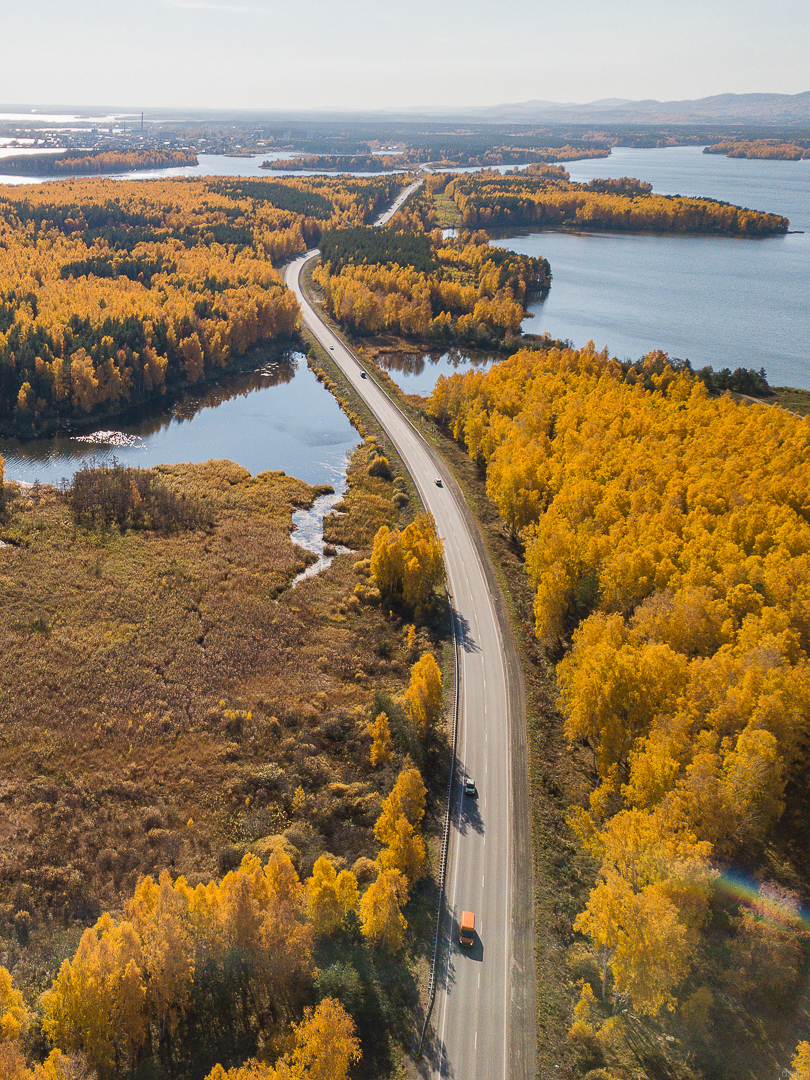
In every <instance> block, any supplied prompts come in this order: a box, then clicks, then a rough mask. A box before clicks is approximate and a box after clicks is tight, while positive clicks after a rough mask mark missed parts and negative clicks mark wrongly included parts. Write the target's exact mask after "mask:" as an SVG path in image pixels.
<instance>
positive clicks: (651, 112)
mask: <svg viewBox="0 0 810 1080" xmlns="http://www.w3.org/2000/svg"><path fill="white" fill-rule="evenodd" d="M414 112H416V110H414ZM427 113H430V114H432V115H435V116H439V115H444V116H446V115H448V110H446V109H436V110H424V111H423V115H425V114H427ZM452 115H454V116H456V117H458V118H461V117H462V116H463V117H466V118H469V119H471V120H472V119H477V120H490V121H501V122H504V121H505V122H513V123H514V122H521V123H546V124H549V123H551V124H554V123H569V124H746V123H747V124H752V123H755V124H765V125H767V124H774V125H776V124H778V125H780V126H782V127H784V126H794V125H796V126H798V125H808V124H810V91H805V92H804V93H802V94H715V95H714V96H713V97H706V98H697V99H696V100H686V101H654V100H653V99H649V100H647V101H628V100H623V99H621V98H606V99H604V100H602V101H592V102H590V103H588V104H585V105H578V104H575V103H570V102H569V103H556V102H552V101H524V102H521V103H519V104H514V105H493V106H487V107H482V108H470V109H457V110H453V111H452Z"/></svg>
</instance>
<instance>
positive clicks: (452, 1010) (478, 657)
mask: <svg viewBox="0 0 810 1080" xmlns="http://www.w3.org/2000/svg"><path fill="white" fill-rule="evenodd" d="M418 183H419V182H418V181H417V183H416V184H415V185H412V186H411V188H410V189H406V191H405V192H403V194H402V195H401V196H400V198H399V200H398V201H397V203H396V204H395V205H394V207H392V209H391V210H390V211H389V214H390V213H393V212H394V210H395V209H396V208H397V206H398V205H401V202H402V201H404V198H407V195H408V194H409V193H410V190H413V188H414V187H415V186H418ZM385 216H386V215H383V217H384V218H385ZM380 223H382V222H380ZM317 255H318V252H317V251H310V252H307V253H306V254H305V255H303V256H301V257H300V258H299V259H297V260H296V261H295V262H293V263H291V264H290V265H289V266H288V267H287V268H286V270H285V281H286V283H287V285H288V286H289V288H291V289H292V290H293V292H294V293H295V295H296V297H297V299H298V302H299V304H300V305H301V311H302V318H303V322H304V323H305V325H306V326H307V328H308V329H309V330H310V331H311V333H312V334H313V335H314V336H315V337H316V338H317V340H318V341H319V342H320V343H321V344H322V345H323V347H324V348H325V349H326V350H327V351H328V352H329V353H330V354H331V356H332V357H333V358H334V360H335V362H336V363H337V364H338V365H339V366H340V368H341V369H342V371H343V372H344V374H345V375H346V377H347V378H348V380H349V382H350V383H351V384H352V386H353V388H354V390H355V391H356V392H357V394H358V395H359V396H360V397H361V398H362V399H363V400H364V401H365V402H366V404H367V405H368V407H369V408H370V409H371V411H372V412H373V413H374V415H375V416H376V417H377V419H378V421H379V422H380V424H381V425H382V427H383V428H384V429H385V431H386V433H387V435H388V437H389V438H390V439H391V441H392V443H393V444H394V445H395V447H396V449H397V451H398V452H399V454H400V456H401V458H402V460H403V461H404V462H405V464H406V466H407V468H408V470H409V471H410V473H411V475H412V476H413V479H414V482H415V483H416V486H417V488H418V490H419V493H420V495H421V496H422V499H423V501H424V504H425V506H426V507H427V509H428V510H429V511H430V513H431V514H432V515H433V517H434V519H435V521H436V527H437V530H438V533H439V535H440V536H441V537H442V539H443V541H444V550H445V563H446V567H447V581H448V589H449V592H450V594H451V603H452V605H453V608H454V613H455V620H456V630H457V635H458V638H459V644H460V649H459V654H460V665H459V668H460V670H459V715H458V744H457V746H458V750H457V762H456V774H455V781H454V785H453V797H452V819H451V832H450V846H449V853H448V863H447V881H446V910H445V915H444V918H443V923H442V934H441V939H440V940H441V949H440V954H439V964H438V970H437V981H436V986H437V989H436V1004H435V1007H434V1009H433V1013H432V1016H431V1026H430V1028H429V1030H428V1037H427V1039H426V1044H425V1048H426V1049H425V1056H424V1059H423V1062H422V1064H423V1065H424V1066H425V1068H424V1069H423V1070H422V1071H423V1072H424V1073H425V1074H426V1075H430V1076H432V1077H454V1078H456V1080H476V1078H480V1080H501V1078H503V1080H523V1078H526V1080H528V1078H533V1077H534V1076H535V1019H534V1018H535V994H534V988H535V983H534V922H533V909H532V891H533V883H532V856H531V843H530V807H529V797H528V769H527V764H526V745H525V744H526V736H525V726H524V706H523V691H522V679H521V674H520V669H519V667H518V665H517V661H516V659H515V657H516V651H515V648H514V644H513V643H512V641H511V639H510V636H509V635H510V631H509V627H508V622H507V620H506V618H505V615H504V612H503V601H502V597H501V595H500V592H499V590H498V587H497V584H496V583H495V582H494V579H493V577H492V570H491V567H489V565H488V563H487V560H486V556H485V555H484V554H483V548H482V545H481V540H480V537H479V535H478V532H477V528H476V526H475V523H474V521H473V519H472V517H471V515H470V512H469V509H468V508H467V506H466V503H465V500H464V497H463V495H462V493H461V490H460V489H459V487H458V485H457V484H456V483H455V481H454V480H453V478H452V477H451V476H449V475H448V473H447V471H446V469H445V468H444V467H443V464H442V460H441V458H440V457H439V455H438V454H437V453H436V452H435V451H434V450H433V449H432V448H431V447H429V446H428V444H427V443H426V442H425V440H424V439H423V438H422V436H421V435H420V434H419V432H418V431H417V430H416V429H415V428H414V427H413V425H412V424H411V423H410V421H409V420H408V419H407V418H406V417H405V416H404V414H403V413H402V412H401V411H400V410H399V409H398V408H397V406H396V404H395V403H394V402H393V401H392V400H391V399H390V398H389V396H388V395H387V393H386V392H385V391H384V390H383V389H382V388H381V387H380V386H379V385H378V384H377V383H376V382H375V380H374V378H373V375H372V374H371V373H368V375H367V377H365V378H363V377H362V376H361V372H362V371H363V368H362V366H361V364H360V362H359V361H358V360H357V358H356V357H355V356H354V354H353V353H352V352H351V350H350V349H349V348H348V347H347V346H346V345H345V344H344V342H343V341H342V339H341V338H340V337H338V336H337V334H335V333H334V332H333V331H332V330H331V329H330V328H329V327H328V326H327V325H326V324H325V323H324V322H323V320H322V319H321V318H320V317H319V315H318V313H317V312H316V310H315V308H314V307H313V306H312V304H311V303H310V302H309V300H308V298H307V297H306V296H305V295H304V292H303V289H302V286H301V271H302V270H303V268H304V266H305V264H306V263H307V262H308V261H310V260H311V259H313V258H315V257H316V256H317ZM437 477H441V478H442V481H443V486H442V487H438V486H437V485H436V483H435V480H436V478H437ZM465 776H472V777H473V778H474V779H475V781H476V784H477V788H478V794H477V797H475V798H471V797H469V796H466V797H465V796H464V795H463V793H462V785H463V781H464V778H465ZM464 910H472V911H474V912H475V925H476V931H477V937H476V942H475V946H474V947H473V948H472V949H468V950H462V949H460V948H459V946H458V943H457V934H458V920H459V918H460V917H461V912H462V911H464Z"/></svg>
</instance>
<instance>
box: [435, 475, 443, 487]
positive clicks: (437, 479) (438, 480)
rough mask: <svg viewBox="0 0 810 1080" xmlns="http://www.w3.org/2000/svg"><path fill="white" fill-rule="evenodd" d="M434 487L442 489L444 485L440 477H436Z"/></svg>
mask: <svg viewBox="0 0 810 1080" xmlns="http://www.w3.org/2000/svg"><path fill="white" fill-rule="evenodd" d="M436 487H444V484H442V478H441V477H440V476H437V477H436Z"/></svg>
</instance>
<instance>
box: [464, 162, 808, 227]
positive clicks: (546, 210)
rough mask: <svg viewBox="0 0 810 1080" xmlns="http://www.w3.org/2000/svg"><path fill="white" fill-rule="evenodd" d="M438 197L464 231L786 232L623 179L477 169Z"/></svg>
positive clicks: (768, 218) (773, 221)
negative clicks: (448, 201)
mask: <svg viewBox="0 0 810 1080" xmlns="http://www.w3.org/2000/svg"><path fill="white" fill-rule="evenodd" d="M645 189H646V190H645ZM445 195H446V196H448V197H449V198H452V199H453V200H454V201H455V203H456V205H457V206H458V208H459V210H460V211H461V215H462V218H463V221H464V226H465V228H468V229H480V228H487V229H488V228H504V227H509V228H512V227H515V226H521V225H539V226H541V227H543V228H551V227H559V226H572V227H576V228H578V229H610V230H632V231H640V230H649V229H654V230H657V231H662V232H700V233H721V234H724V235H732V236H735V235H742V236H768V235H773V234H776V233H784V232H786V231H787V228H788V225H789V222H788V220H787V218H784V217H780V216H779V215H778V214H765V213H760V212H759V211H756V210H747V209H742V208H740V207H738V206H731V205H730V204H728V203H723V202H718V201H717V200H714V199H699V198H684V197H682V196H680V195H654V194H653V193H652V192H651V191H650V190H649V189H648V185H644V184H640V182H639V181H638V180H633V179H630V178H623V179H621V180H613V181H604V180H603V181H591V183H589V184H576V183H572V182H571V181H569V180H567V179H561V178H555V177H550V176H537V175H533V174H532V173H531V172H528V171H521V172H517V173H509V174H506V175H502V174H501V173H498V172H494V171H491V172H490V171H484V172H479V173H466V174H462V175H459V176H455V177H454V178H453V179H452V180H451V181H450V183H448V185H447V187H446V188H445Z"/></svg>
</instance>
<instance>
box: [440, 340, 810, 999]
mask: <svg viewBox="0 0 810 1080" xmlns="http://www.w3.org/2000/svg"><path fill="white" fill-rule="evenodd" d="M664 360H665V357H664ZM429 409H430V411H431V413H432V414H433V416H434V417H435V418H436V419H437V420H438V421H439V422H440V423H442V424H444V425H446V426H447V427H448V429H449V430H450V432H451V433H452V434H453V435H454V436H455V437H456V438H458V439H459V440H461V441H462V442H463V443H464V444H465V445H466V447H467V450H468V452H469V453H470V455H471V456H472V457H474V458H476V459H478V460H479V461H480V462H482V463H484V464H485V465H486V470H487V491H488V493H489V495H490V497H491V498H492V499H493V500H494V501H495V503H496V504H497V506H498V508H499V510H500V512H501V514H502V516H503V517H504V519H505V520H506V521H507V522H508V523H509V525H510V526H511V528H512V529H513V530H514V532H515V533H516V535H517V536H519V537H520V539H521V541H522V543H523V544H524V545H525V563H526V570H527V572H528V574H529V576H530V578H531V581H532V583H533V586H534V589H535V619H536V633H537V636H538V638H539V639H540V640H541V641H542V642H543V643H545V645H546V646H547V648H548V649H549V651H550V653H551V655H556V656H557V657H560V655H561V654H562V658H561V659H559V663H558V665H557V681H558V686H559V691H560V704H561V708H562V711H563V715H564V719H565V730H566V733H567V736H568V739H569V741H570V743H571V744H572V746H575V747H582V748H588V752H589V753H590V754H591V755H592V760H593V764H594V767H595V769H596V773H597V776H598V785H597V787H596V790H595V791H594V792H593V794H592V796H591V799H590V804H589V806H588V807H587V808H585V809H581V810H579V811H578V812H577V813H576V814H574V816H573V818H572V822H573V824H574V827H575V829H576V830H577V832H578V834H579V836H580V837H581V839H582V841H583V843H584V844H585V845H586V847H587V848H588V850H589V851H590V852H591V853H592V854H593V856H594V857H595V858H596V860H597V865H598V866H599V872H598V877H597V881H596V884H595V886H594V888H593V891H592V892H591V895H590V899H589V901H588V903H587V907H586V909H585V910H584V911H583V912H582V913H581V915H580V916H579V918H578V920H577V927H578V929H579V930H581V931H582V932H583V934H585V935H587V937H588V938H589V939H590V941H591V944H592V947H593V952H594V956H595V958H596V961H597V962H598V964H599V966H600V968H601V975H602V989H603V993H604V995H605V996H609V995H611V994H612V995H613V997H614V998H615V999H617V1000H619V1001H621V1000H622V999H625V1000H627V999H629V1000H630V1001H631V1002H632V1004H633V1007H634V1008H635V1009H636V1010H638V1011H640V1012H643V1013H650V1014H655V1013H657V1012H658V1011H659V1010H660V1009H661V1008H662V1007H673V1006H674V1005H675V1003H676V1001H677V1000H678V992H679V988H680V987H682V986H683V984H684V982H685V980H686V979H687V977H688V976H689V975H690V973H692V976H691V977H692V982H693V985H694V981H695V979H698V981H699V977H698V975H697V974H696V971H697V972H702V977H703V978H704V979H709V981H710V980H711V978H712V977H714V978H720V976H719V975H718V974H717V972H716V964H714V965H710V964H703V965H702V966H701V961H700V958H701V956H702V952H701V950H702V948H703V945H702V942H703V941H704V940H705V938H704V936H703V933H704V931H710V933H709V937H710V938H714V940H715V941H716V940H717V937H718V935H720V936H723V937H725V938H726V940H727V941H728V948H729V950H730V956H731V961H730V963H731V964H732V966H734V965H736V967H737V969H738V971H737V974H735V980H734V981H735V983H736V984H737V987H738V992H742V991H741V990H739V986H740V984H741V979H740V978H739V969H742V970H747V969H748V968H749V967H751V965H753V968H755V969H756V973H754V970H753V969H752V970H751V976H752V978H751V980H750V981H749V982H748V983H746V984H745V985H747V986H748V988H749V991H750V992H752V993H753V992H755V990H754V987H759V990H760V992H763V991H762V987H763V981H764V984H767V982H768V980H778V982H779V985H780V986H782V987H783V988H784V989H785V992H786V993H787V992H788V991H789V990H790V988H791V987H792V986H795V985H798V984H799V980H798V971H799V970H800V967H801V965H802V964H803V962H804V961H803V958H802V949H803V948H804V947H805V945H806V944H807V942H806V936H805V931H804V929H803V924H802V922H801V920H800V919H798V918H796V917H794V916H793V915H791V912H792V911H794V909H795V905H796V901H795V898H793V899H791V897H790V895H789V893H787V892H785V891H784V890H782V891H780V890H779V889H777V890H776V892H775V893H773V897H772V899H771V900H769V901H768V903H765V902H764V901H763V904H762V905H761V909H760V908H757V907H756V904H754V903H753V902H752V901H749V902H748V903H742V904H741V903H740V902H739V900H738V899H735V900H734V901H728V900H727V899H726V900H724V898H723V897H724V893H723V892H722V889H721V888H720V886H719V884H718V872H719V871H721V870H723V869H724V868H726V867H727V866H729V865H733V864H735V863H736V862H737V861H738V860H743V859H744V860H746V861H748V862H749V863H750V862H751V861H752V860H754V861H756V858H757V855H756V853H757V852H759V851H761V850H762V848H763V845H767V844H768V843H769V842H770V841H772V840H773V838H774V837H775V836H776V835H778V826H779V822H780V819H781V817H782V815H783V812H784V810H785V807H786V805H789V804H790V801H791V800H794V801H795V800H796V799H798V798H800V794H799V793H800V790H801V785H798V786H797V783H796V781H797V778H798V777H799V776H800V775H801V774H802V773H803V771H804V770H806V767H807V736H808V726H807V717H808V716H810V660H808V656H809V655H810V618H808V612H810V500H808V492H810V464H809V463H810V455H809V454H808V451H809V450H810V419H807V418H805V419H801V418H798V417H796V416H794V415H793V414H790V413H787V412H785V411H783V410H780V409H775V408H767V407H765V406H760V405H753V406H747V405H738V404H736V403H735V402H734V401H732V400H731V399H730V398H729V397H728V396H725V397H721V398H712V397H710V396H709V395H708V393H707V391H706V388H705V386H704V384H703V382H702V381H701V380H700V379H698V378H697V377H696V376H695V375H693V374H692V373H691V372H690V371H688V370H685V369H681V370H675V369H674V368H673V367H671V366H669V365H668V364H666V363H665V362H663V361H662V354H651V355H650V357H648V358H647V359H646V360H645V361H643V362H641V363H639V364H638V365H635V366H633V367H631V368H630V369H629V370H626V371H625V370H623V369H622V366H621V365H619V364H618V363H617V362H616V361H615V360H611V359H610V358H609V356H608V354H607V352H606V351H604V352H602V353H598V352H596V351H595V350H594V348H593V346H592V345H591V346H589V347H588V348H586V349H584V350H581V351H575V350H571V349H565V350H552V351H550V352H548V353H540V352H529V351H522V352H518V353H517V354H515V355H514V356H512V357H511V358H510V359H509V360H507V361H504V362H503V363H501V364H499V365H497V366H496V367H494V368H492V369H491V370H490V371H489V372H487V373H478V372H472V373H470V374H467V375H464V376H461V375H454V376H452V377H451V378H450V379H448V380H445V379H440V380H439V382H438V384H437V386H436V389H435V391H434V393H433V395H432V397H431V399H430V404H429ZM793 809H796V812H798V813H801V810H800V809H797V808H795V807H793ZM763 889H764V886H763ZM761 895H762V896H764V895H765V893H764V892H763V891H762V890H761ZM774 898H775V899H774ZM769 913H770V914H769ZM774 913H778V914H777V915H775V914H774ZM774 917H776V918H778V919H779V920H781V922H782V923H783V924H785V923H787V924H788V925H789V926H790V931H789V933H787V934H783V935H780V934H778V933H775V932H772V930H771V925H772V924H771V920H772V919H773V918H774ZM729 928H731V933H729ZM711 972H713V974H710V973H711ZM780 972H781V973H782V974H781V975H780ZM785 972H788V973H791V974H788V975H787V981H786V977H785ZM766 973H767V974H766ZM701 993H703V994H704V996H706V995H707V1000H708V1002H709V1003H710V1002H711V990H710V988H709V987H707V986H703V987H701Z"/></svg>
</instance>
